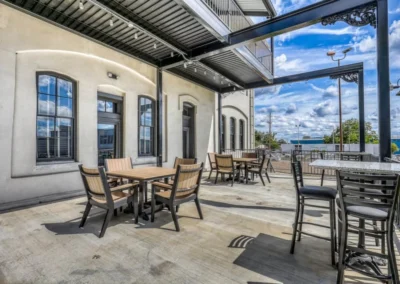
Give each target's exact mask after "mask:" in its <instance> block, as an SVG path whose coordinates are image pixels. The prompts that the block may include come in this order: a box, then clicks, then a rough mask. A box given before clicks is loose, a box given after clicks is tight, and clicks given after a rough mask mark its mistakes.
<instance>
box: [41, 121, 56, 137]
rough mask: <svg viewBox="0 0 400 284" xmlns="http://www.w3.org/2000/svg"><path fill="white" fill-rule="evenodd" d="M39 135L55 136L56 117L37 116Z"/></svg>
mask: <svg viewBox="0 0 400 284" xmlns="http://www.w3.org/2000/svg"><path fill="white" fill-rule="evenodd" d="M37 136H38V137H54V118H52V117H43V116H38V118H37Z"/></svg>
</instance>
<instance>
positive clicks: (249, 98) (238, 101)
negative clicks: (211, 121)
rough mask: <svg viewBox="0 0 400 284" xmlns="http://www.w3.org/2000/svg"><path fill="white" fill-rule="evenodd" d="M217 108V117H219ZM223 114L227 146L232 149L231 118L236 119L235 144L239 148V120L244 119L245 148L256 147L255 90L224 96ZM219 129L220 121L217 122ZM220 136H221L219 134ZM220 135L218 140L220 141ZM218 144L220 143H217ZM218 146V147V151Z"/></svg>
mask: <svg viewBox="0 0 400 284" xmlns="http://www.w3.org/2000/svg"><path fill="white" fill-rule="evenodd" d="M217 111H218V110H216V113H215V117H218V113H217ZM222 115H223V116H225V148H226V149H230V145H231V140H230V118H231V117H233V118H235V119H236V129H235V130H236V135H235V138H236V140H235V146H236V150H239V146H240V144H239V121H240V120H243V121H244V126H245V127H244V136H245V137H244V149H253V148H254V91H253V90H248V91H243V92H241V91H239V92H235V93H233V94H230V95H228V96H226V97H223V98H222ZM215 127H216V129H218V121H216V124H215ZM218 137H219V136H218ZM218 137H216V140H217V141H218ZM217 145H218V144H217ZM217 150H218V147H217V148H216V151H217Z"/></svg>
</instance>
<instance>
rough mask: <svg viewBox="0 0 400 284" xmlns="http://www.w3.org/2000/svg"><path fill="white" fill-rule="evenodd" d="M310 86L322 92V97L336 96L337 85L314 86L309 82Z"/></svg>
mask: <svg viewBox="0 0 400 284" xmlns="http://www.w3.org/2000/svg"><path fill="white" fill-rule="evenodd" d="M310 85H311V88H313V90H315V91H317V92H320V93H322V95H323V97H324V98H332V97H337V96H338V87H337V86H335V85H330V86H328V87H327V88H326V89H323V88H319V87H317V86H315V85H314V84H310Z"/></svg>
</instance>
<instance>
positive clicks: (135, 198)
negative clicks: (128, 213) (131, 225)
mask: <svg viewBox="0 0 400 284" xmlns="http://www.w3.org/2000/svg"><path fill="white" fill-rule="evenodd" d="M133 213H134V214H135V224H137V223H139V188H136V189H135V191H134V193H133Z"/></svg>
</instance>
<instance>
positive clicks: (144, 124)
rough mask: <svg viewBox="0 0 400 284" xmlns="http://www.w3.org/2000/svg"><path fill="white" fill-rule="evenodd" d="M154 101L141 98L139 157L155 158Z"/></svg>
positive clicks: (144, 97)
mask: <svg viewBox="0 0 400 284" xmlns="http://www.w3.org/2000/svg"><path fill="white" fill-rule="evenodd" d="M154 105H155V103H154V100H153V99H150V98H149V97H146V96H139V110H138V112H139V128H138V131H139V134H138V137H139V156H154V114H155V108H154Z"/></svg>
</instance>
